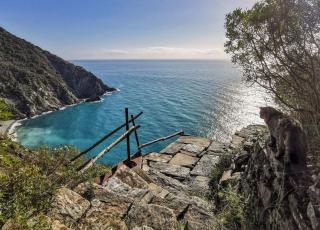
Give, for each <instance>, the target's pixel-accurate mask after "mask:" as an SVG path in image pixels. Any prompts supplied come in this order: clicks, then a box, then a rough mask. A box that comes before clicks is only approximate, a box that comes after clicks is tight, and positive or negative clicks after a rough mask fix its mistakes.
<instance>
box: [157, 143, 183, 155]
mask: <svg viewBox="0 0 320 230" xmlns="http://www.w3.org/2000/svg"><path fill="white" fill-rule="evenodd" d="M184 145H185V144H183V143H180V142H177V141H175V142H173V143H171V144H170V145H168V146H167V147H165V148H164V149H163V150H161V152H160V153H163V154H169V155H174V154H176V153H177V152H179V150H180V149H182V148H183V146H184Z"/></svg>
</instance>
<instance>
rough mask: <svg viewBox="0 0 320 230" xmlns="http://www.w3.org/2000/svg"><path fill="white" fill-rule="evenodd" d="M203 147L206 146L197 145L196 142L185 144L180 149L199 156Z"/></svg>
mask: <svg viewBox="0 0 320 230" xmlns="http://www.w3.org/2000/svg"><path fill="white" fill-rule="evenodd" d="M205 149H206V147H203V146H199V145H196V144H186V145H185V146H183V148H182V150H184V151H187V152H191V153H194V154H195V155H196V156H199V155H200V154H201V153H202V152H203V151H204V150H205Z"/></svg>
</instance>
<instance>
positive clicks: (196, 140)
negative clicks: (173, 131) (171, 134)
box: [177, 136, 211, 148]
mask: <svg viewBox="0 0 320 230" xmlns="http://www.w3.org/2000/svg"><path fill="white" fill-rule="evenodd" d="M177 142H179V143H184V144H194V145H198V146H201V147H204V148H207V147H208V146H209V145H210V143H211V141H210V139H207V138H204V137H194V136H182V137H179V139H178V140H177Z"/></svg>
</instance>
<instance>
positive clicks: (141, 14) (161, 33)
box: [0, 0, 255, 59]
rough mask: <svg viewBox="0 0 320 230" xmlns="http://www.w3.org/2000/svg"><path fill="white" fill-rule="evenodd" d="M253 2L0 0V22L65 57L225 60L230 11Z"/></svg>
mask: <svg viewBox="0 0 320 230" xmlns="http://www.w3.org/2000/svg"><path fill="white" fill-rule="evenodd" d="M254 2H255V0H1V1H0V26H2V27H4V28H5V29H7V30H8V31H9V32H11V33H14V34H16V35H18V36H20V37H23V38H25V39H26V40H28V41H31V42H32V43H34V44H36V45H39V46H40V47H42V48H44V49H47V50H49V51H51V52H53V53H55V54H57V55H60V56H62V57H63V58H65V59H134V58H140V59H177V58H178V59H180V58H190V59H191V58H198V59H199V58H200V59H208V58H210V59H221V58H226V55H225V54H224V51H223V50H224V48H223V43H224V41H225V31H224V17H225V14H226V13H228V12H230V11H232V10H233V9H235V8H237V7H241V8H248V7H251V6H252V5H253V3H254Z"/></svg>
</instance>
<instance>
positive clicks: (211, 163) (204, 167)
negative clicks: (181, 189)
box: [190, 155, 220, 177]
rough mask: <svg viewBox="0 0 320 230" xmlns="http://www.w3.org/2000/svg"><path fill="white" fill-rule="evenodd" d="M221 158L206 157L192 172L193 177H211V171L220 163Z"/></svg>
mask: <svg viewBox="0 0 320 230" xmlns="http://www.w3.org/2000/svg"><path fill="white" fill-rule="evenodd" d="M219 158H220V157H219V156H215V155H204V156H203V157H202V158H201V159H200V160H199V161H198V163H197V164H196V166H195V167H194V168H193V170H192V171H191V172H190V174H191V175H193V176H207V177H208V176H210V174H211V171H212V170H213V168H214V167H215V165H216V164H217V163H218V161H219Z"/></svg>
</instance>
